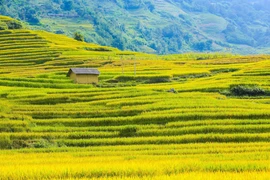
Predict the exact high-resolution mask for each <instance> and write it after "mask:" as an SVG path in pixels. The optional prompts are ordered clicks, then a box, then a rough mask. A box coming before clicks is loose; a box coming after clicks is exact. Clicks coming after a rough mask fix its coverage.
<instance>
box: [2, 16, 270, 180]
mask: <svg viewBox="0 0 270 180" xmlns="http://www.w3.org/2000/svg"><path fill="white" fill-rule="evenodd" d="M0 22H1V24H2V26H3V27H5V28H6V29H5V30H0V44H1V46H0V117H1V118H0V149H1V150H0V159H1V161H0V179H179V178H185V179H198V178H201V179H220V177H221V176H222V177H224V179H228V180H229V179H232V178H237V179H250V180H251V179H267V178H268V176H269V173H270V166H269V164H270V161H269V153H270V149H269V146H270V142H269V140H270V106H269V103H270V86H269V84H270V81H269V72H270V56H266V55H257V56H235V55H231V54H220V53H219V54H196V53H190V54H182V55H167V56H156V55H148V54H143V53H134V52H127V51H119V50H117V49H115V48H111V47H104V46H99V45H95V44H87V43H84V42H79V41H75V40H74V39H71V38H68V37H65V36H63V35H55V34H52V33H48V32H45V31H33V30H28V29H23V26H21V25H20V22H17V21H15V20H13V19H11V18H8V17H3V16H0ZM70 67H96V68H98V69H99V70H100V72H101V76H100V83H99V84H98V85H82V84H81V85H79V84H74V83H73V82H72V81H71V80H70V79H69V78H68V77H66V74H67V72H68V70H69V68H70ZM135 67H136V75H134V68H135Z"/></svg>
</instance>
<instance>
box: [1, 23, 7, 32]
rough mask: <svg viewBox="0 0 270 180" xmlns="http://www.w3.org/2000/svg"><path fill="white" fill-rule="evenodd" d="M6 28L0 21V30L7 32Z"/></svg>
mask: <svg viewBox="0 0 270 180" xmlns="http://www.w3.org/2000/svg"><path fill="white" fill-rule="evenodd" d="M7 29H8V26H7V24H6V23H5V22H2V21H0V30H7Z"/></svg>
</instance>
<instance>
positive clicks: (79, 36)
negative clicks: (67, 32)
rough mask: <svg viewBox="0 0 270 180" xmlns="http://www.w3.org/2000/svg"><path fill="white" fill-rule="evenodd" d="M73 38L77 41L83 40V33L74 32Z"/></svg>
mask: <svg viewBox="0 0 270 180" xmlns="http://www.w3.org/2000/svg"><path fill="white" fill-rule="evenodd" d="M74 39H76V40H77V41H84V37H83V35H81V33H79V32H75V33H74Z"/></svg>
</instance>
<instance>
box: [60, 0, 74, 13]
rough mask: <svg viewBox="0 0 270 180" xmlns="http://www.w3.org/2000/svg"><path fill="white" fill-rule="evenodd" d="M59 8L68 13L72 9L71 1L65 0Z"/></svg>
mask: <svg viewBox="0 0 270 180" xmlns="http://www.w3.org/2000/svg"><path fill="white" fill-rule="evenodd" d="M61 8H62V9H63V10H65V11H70V10H72V9H73V1H71V0H65V1H64V2H63V4H62V6H61Z"/></svg>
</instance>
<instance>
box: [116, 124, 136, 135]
mask: <svg viewBox="0 0 270 180" xmlns="http://www.w3.org/2000/svg"><path fill="white" fill-rule="evenodd" d="M136 133H137V128H136V127H135V126H127V127H125V128H123V129H121V130H120V132H119V136H120V137H133V136H136Z"/></svg>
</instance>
